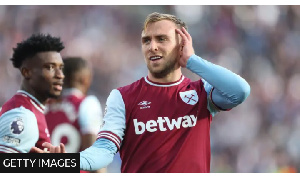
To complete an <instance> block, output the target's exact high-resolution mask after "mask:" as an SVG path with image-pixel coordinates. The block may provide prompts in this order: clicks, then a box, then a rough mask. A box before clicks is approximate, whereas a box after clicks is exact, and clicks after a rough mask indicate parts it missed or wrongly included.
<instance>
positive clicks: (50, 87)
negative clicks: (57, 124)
mask: <svg viewBox="0 0 300 178" xmlns="http://www.w3.org/2000/svg"><path fill="white" fill-rule="evenodd" d="M62 49H64V45H63V43H62V42H61V41H60V38H57V37H52V36H51V35H45V34H33V35H32V36H31V37H30V38H28V39H26V40H24V41H22V42H21V43H18V44H17V47H16V48H13V51H14V52H13V56H12V58H11V61H12V63H13V66H14V67H15V68H18V69H19V70H20V72H21V74H22V77H23V79H22V84H21V88H20V90H18V91H17V93H16V94H15V95H14V96H13V97H12V98H11V99H10V100H8V101H7V102H6V103H5V104H4V105H3V106H2V109H1V111H0V138H1V139H0V152H1V153H27V152H29V151H30V148H31V147H33V146H36V147H38V148H41V149H43V147H42V143H44V142H50V135H49V132H48V128H47V124H46V120H45V116H44V109H45V106H44V104H45V103H46V100H47V99H48V98H56V97H58V96H59V95H60V94H61V91H62V85H63V79H64V75H63V72H62V68H63V61H62V58H61V55H60V51H61V50H62Z"/></svg>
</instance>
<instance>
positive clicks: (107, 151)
mask: <svg viewBox="0 0 300 178" xmlns="http://www.w3.org/2000/svg"><path fill="white" fill-rule="evenodd" d="M117 151H118V148H117V146H116V145H115V143H113V142H112V141H110V140H108V139H105V138H100V139H98V140H97V141H96V142H95V143H94V144H93V145H92V146H91V147H89V148H87V149H85V150H84V151H82V152H80V169H81V170H87V171H94V170H98V169H101V168H104V167H107V166H108V165H109V164H110V163H111V162H112V161H113V158H114V155H115V154H116V153H117Z"/></svg>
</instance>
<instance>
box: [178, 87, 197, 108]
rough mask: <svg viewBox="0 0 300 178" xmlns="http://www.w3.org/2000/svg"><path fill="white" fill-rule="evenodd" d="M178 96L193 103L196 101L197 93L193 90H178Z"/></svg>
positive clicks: (186, 101)
mask: <svg viewBox="0 0 300 178" xmlns="http://www.w3.org/2000/svg"><path fill="white" fill-rule="evenodd" d="M179 94H180V98H181V99H182V101H183V102H185V103H186V104H189V105H195V104H196V103H197V102H198V95H197V92H196V91H195V90H189V91H185V92H179Z"/></svg>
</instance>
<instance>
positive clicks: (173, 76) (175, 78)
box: [148, 70, 182, 83]
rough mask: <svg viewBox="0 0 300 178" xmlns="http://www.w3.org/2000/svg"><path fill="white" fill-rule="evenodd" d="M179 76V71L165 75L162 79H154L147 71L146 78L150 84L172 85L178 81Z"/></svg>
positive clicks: (180, 73)
mask: <svg viewBox="0 0 300 178" xmlns="http://www.w3.org/2000/svg"><path fill="white" fill-rule="evenodd" d="M181 76H182V72H181V70H175V71H174V72H171V73H169V74H168V75H166V76H165V77H163V78H156V77H155V76H154V75H152V74H151V73H150V72H149V71H148V78H149V79H150V80H151V81H152V82H156V83H172V82H176V81H178V80H179V79H180V77H181Z"/></svg>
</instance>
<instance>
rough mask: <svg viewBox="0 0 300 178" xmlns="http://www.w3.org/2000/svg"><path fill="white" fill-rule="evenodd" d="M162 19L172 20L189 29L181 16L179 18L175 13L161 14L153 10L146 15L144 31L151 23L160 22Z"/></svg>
mask: <svg viewBox="0 0 300 178" xmlns="http://www.w3.org/2000/svg"><path fill="white" fill-rule="evenodd" d="M161 20H170V21H172V22H174V23H175V24H176V25H177V26H178V27H184V28H185V29H186V30H187V26H186V24H185V23H184V22H183V21H181V20H180V19H179V18H177V17H176V16H175V15H171V14H161V13H158V12H153V13H151V14H149V15H148V16H147V17H146V20H145V22H144V27H143V31H144V30H145V29H146V28H147V25H148V24H149V23H153V22H158V21H161Z"/></svg>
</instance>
